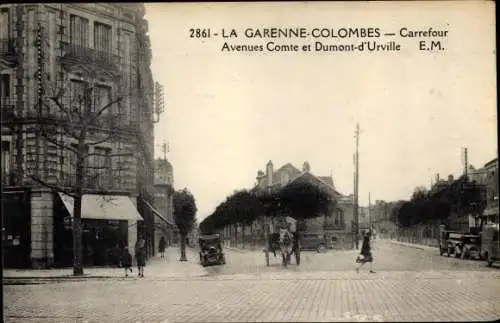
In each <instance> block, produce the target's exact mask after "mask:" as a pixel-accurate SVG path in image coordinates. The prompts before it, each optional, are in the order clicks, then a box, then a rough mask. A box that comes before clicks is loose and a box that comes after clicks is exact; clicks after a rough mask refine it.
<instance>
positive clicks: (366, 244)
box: [356, 230, 375, 274]
mask: <svg viewBox="0 0 500 323" xmlns="http://www.w3.org/2000/svg"><path fill="white" fill-rule="evenodd" d="M370 236H371V234H370V231H368V230H367V231H365V232H364V234H363V244H362V245H361V253H360V256H358V258H357V259H356V262H359V266H358V267H356V272H359V269H360V268H361V267H362V266H363V265H364V264H365V263H367V262H369V263H370V273H372V274H373V273H375V272H374V271H373V256H372V251H371V247H370Z"/></svg>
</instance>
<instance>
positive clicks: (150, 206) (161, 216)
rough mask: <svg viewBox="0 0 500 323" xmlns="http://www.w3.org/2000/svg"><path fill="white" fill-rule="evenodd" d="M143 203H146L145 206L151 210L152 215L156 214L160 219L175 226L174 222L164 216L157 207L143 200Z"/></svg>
mask: <svg viewBox="0 0 500 323" xmlns="http://www.w3.org/2000/svg"><path fill="white" fill-rule="evenodd" d="M144 203H145V204H146V205H147V207H148V208H149V209H150V210H151V211H152V212H153V214H154V215H156V216H157V217H158V218H159V219H160V220H161V221H163V222H165V223H167V224H168V225H170V226H173V227H175V224H174V223H172V222H171V221H169V220H168V219H167V218H166V217H164V216H163V215H162V214H161V213H160V212H159V211H158V210H157V209H155V208H154V207H153V206H152V205H151V204H149V203H148V202H146V201H144Z"/></svg>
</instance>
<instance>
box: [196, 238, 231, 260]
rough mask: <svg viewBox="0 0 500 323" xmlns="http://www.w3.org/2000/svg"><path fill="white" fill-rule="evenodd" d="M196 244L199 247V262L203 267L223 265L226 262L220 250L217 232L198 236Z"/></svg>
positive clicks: (219, 239)
mask: <svg viewBox="0 0 500 323" xmlns="http://www.w3.org/2000/svg"><path fill="white" fill-rule="evenodd" d="M198 245H199V247H200V253H199V254H200V264H201V265H202V266H203V267H205V266H209V265H224V264H225V263H226V258H225V256H224V253H223V252H222V244H221V238H220V236H219V235H218V234H213V235H205V236H200V237H199V238H198Z"/></svg>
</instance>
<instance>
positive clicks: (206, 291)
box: [4, 271, 500, 322]
mask: <svg viewBox="0 0 500 323" xmlns="http://www.w3.org/2000/svg"><path fill="white" fill-rule="evenodd" d="M499 278H500V275H499V274H498V272H495V271H491V272H483V273H478V272H460V273H448V274H442V273H439V272H434V273H430V272H429V273H425V274H418V273H416V272H395V271H393V272H378V273H377V274H375V275H370V274H367V273H364V274H360V275H356V274H355V273H354V274H353V273H348V272H344V273H332V272H330V273H325V272H316V273H315V274H311V273H310V274H309V275H308V274H305V273H287V274H283V275H280V274H263V275H258V276H252V275H247V276H238V275H236V276H229V275H227V276H225V277H224V278H222V276H218V277H200V278H190V279H186V280H179V279H177V280H173V279H171V280H167V279H166V280H159V279H153V278H145V279H143V280H114V281H113V280H106V281H87V282H68V283H54V284H44V285H27V286H4V303H5V308H4V315H5V321H6V322H138V321H140V322H166V321H170V322H223V321H224V322H228V321H232V322H250V321H362V320H368V321H436V320H444V321H467V320H493V319H495V318H498V317H500V298H499V295H500V279H499Z"/></svg>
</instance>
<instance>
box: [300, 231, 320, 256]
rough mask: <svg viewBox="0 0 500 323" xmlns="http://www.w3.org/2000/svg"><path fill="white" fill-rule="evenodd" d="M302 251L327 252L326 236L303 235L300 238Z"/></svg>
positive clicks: (315, 234)
mask: <svg viewBox="0 0 500 323" xmlns="http://www.w3.org/2000/svg"><path fill="white" fill-rule="evenodd" d="M300 249H301V250H314V251H316V252H325V251H326V241H325V237H324V235H323V234H319V233H303V234H302V235H301V236H300Z"/></svg>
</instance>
